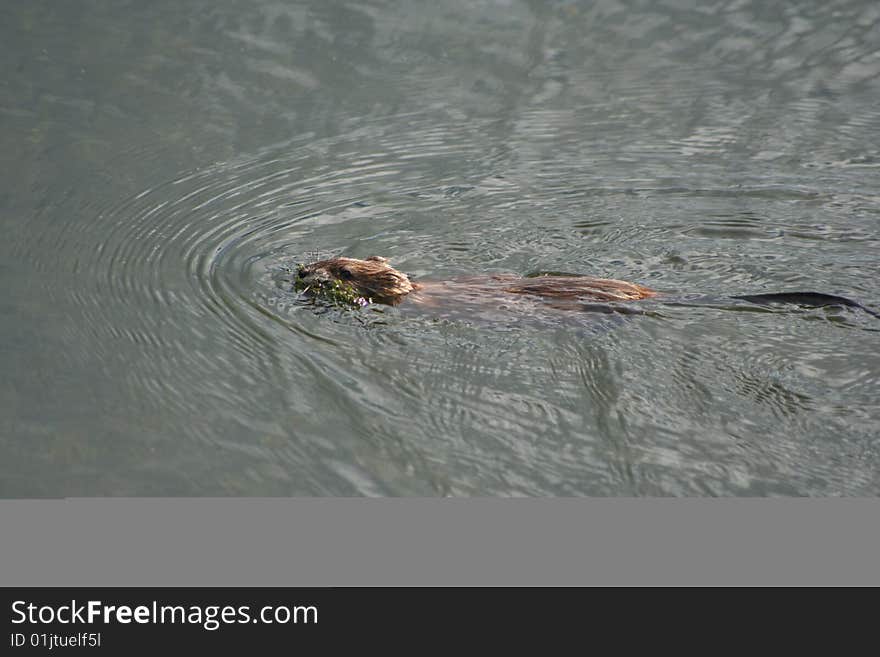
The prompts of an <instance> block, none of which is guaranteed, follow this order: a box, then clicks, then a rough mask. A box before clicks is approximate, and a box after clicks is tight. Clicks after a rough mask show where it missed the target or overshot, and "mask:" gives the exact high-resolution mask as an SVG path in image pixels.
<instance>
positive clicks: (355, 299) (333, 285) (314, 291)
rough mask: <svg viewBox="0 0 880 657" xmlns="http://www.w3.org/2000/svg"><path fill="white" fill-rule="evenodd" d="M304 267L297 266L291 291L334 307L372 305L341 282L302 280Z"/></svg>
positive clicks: (368, 300)
mask: <svg viewBox="0 0 880 657" xmlns="http://www.w3.org/2000/svg"><path fill="white" fill-rule="evenodd" d="M303 269H304V266H303V265H298V266H297V268H296V273H297V275H296V277H295V278H294V280H293V289H294V290H296V291H297V292H300V293H303V294H306V293H308V294H310V295H311V296H313V297H315V298H316V299H320V300H321V301H325V302H328V303H332V304H333V305H335V306H344V307H349V308H363V307H364V306H368V305H370V304H371V303H372V299H367V298H365V297H363V296H361V295H360V294H358V292H357V290H355V289H354V286H352V285H350V284H348V283H343V282H341V281H309V282H306V281H304V280H302V277H301V276H300V274H301V272H302V271H303Z"/></svg>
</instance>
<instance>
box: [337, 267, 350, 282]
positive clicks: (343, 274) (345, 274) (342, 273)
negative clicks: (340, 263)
mask: <svg viewBox="0 0 880 657" xmlns="http://www.w3.org/2000/svg"><path fill="white" fill-rule="evenodd" d="M353 276H354V275H353V274H352V273H351V270H348V269H340V270H339V278H341V279H343V280H345V281H350V280H351V279H352V278H353Z"/></svg>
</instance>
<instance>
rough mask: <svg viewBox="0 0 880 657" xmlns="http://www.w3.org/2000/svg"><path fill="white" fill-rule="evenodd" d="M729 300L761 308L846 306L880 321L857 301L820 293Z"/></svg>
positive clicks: (873, 311)
mask: <svg viewBox="0 0 880 657" xmlns="http://www.w3.org/2000/svg"><path fill="white" fill-rule="evenodd" d="M731 298H733V299H742V300H743V301H748V302H749V303H756V304H758V305H761V306H765V305H767V304H771V303H793V304H799V305H802V306H813V307H815V308H821V307H822V306H847V307H849V308H858V309H859V310H863V311H865V312H866V313H868V314H869V315H871V316H872V317H876V318H877V319H880V313H878V312H877V311H876V310H871V309H870V308H866V307H865V306H863V305H862V304H860V303H858V302H857V301H853V300H852V299H847V298H846V297H839V296H837V295H834V294H823V293H821V292H776V293H771V294H747V295H743V296H737V297H731Z"/></svg>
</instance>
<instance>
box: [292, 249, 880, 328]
mask: <svg viewBox="0 0 880 657" xmlns="http://www.w3.org/2000/svg"><path fill="white" fill-rule="evenodd" d="M294 289H296V290H298V291H300V292H303V293H306V294H308V295H311V296H315V297H322V298H324V299H327V300H330V301H332V302H334V303H337V304H340V305H352V306H366V305H368V304H371V303H379V304H385V305H389V306H396V305H399V304H400V303H402V302H403V301H404V300H405V299H406V300H409V301H412V302H413V303H416V304H420V305H426V306H436V305H439V304H441V303H444V302H446V303H450V304H459V303H466V302H468V301H472V302H479V300H480V299H485V296H486V295H487V294H489V295H491V296H493V297H502V298H504V297H506V298H509V299H511V300H512V299H514V298H517V297H525V298H530V299H533V300H541V301H543V302H544V303H545V304H547V305H549V306H550V307H552V308H556V309H560V310H574V309H578V308H585V305H584V303H585V302H587V303H588V304H589V303H590V302H600V303H602V304H608V303H613V304H616V303H617V302H623V303H628V302H634V301H640V300H644V299H650V298H653V297H663V298H667V296H666V295H663V294H661V293H660V292H658V291H657V290H653V289H651V288H649V287H645V286H644V285H639V284H637V283H629V282H627V281H620V280H615V279H610V278H594V277H591V276H580V275H571V274H539V275H536V276H528V277H522V276H515V275H511V274H489V275H485V276H473V277H467V278H458V279H455V280H452V281H437V282H415V281H412V280H410V278H409V276H407V275H406V274H404V273H403V272H400V271H398V270H397V269H395V268H394V267H392V266H391V265H389V264H388V259H387V258H383V257H381V256H370V257H369V258H367V259H365V260H358V259H356V258H344V257H335V258H328V259H326V260H319V261H318V262H312V263H309V264H305V265H299V266H298V267H297V270H296V279H295V280H294ZM728 298H729V299H738V300H741V301H746V302H748V303H753V304H757V305H767V304H773V303H785V304H798V305H805V306H813V307H822V306H847V307H850V308H859V309H861V310H864V311H865V312H867V313H869V314H870V315H873V316H874V317H877V318H880V314H878V313H877V312H875V311H873V310H870V309H868V308H865V307H864V306H863V305H861V304H860V303H858V302H856V301H853V300H851V299H847V298H846V297H841V296H836V295H832V294H823V293H820V292H778V293H765V294H748V295H741V296H732V297H728ZM668 299H669V301H671V302H672V303H677V302H676V300H675V298H674V297H668ZM694 301H695V300H694V299H688V300H687V303H694ZM589 308H590V309H597V308H596V306H595V305H591V306H589ZM600 309H602V310H605V311H606V312H608V311H619V312H629V311H627V310H626V309H625V308H624V307H620V306H616V305H615V306H613V307H609V306H607V305H605V306H603V307H602V308H600Z"/></svg>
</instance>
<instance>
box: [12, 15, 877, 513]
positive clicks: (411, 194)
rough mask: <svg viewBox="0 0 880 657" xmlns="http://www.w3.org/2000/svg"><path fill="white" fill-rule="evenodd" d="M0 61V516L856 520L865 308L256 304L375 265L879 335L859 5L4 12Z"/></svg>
mask: <svg viewBox="0 0 880 657" xmlns="http://www.w3.org/2000/svg"><path fill="white" fill-rule="evenodd" d="M0 55H2V56H0V71H2V77H0V162H2V171H3V180H2V182H0V209H2V213H0V229H2V239H0V281H2V295H0V371H2V373H3V375H2V379H0V496H3V497H24V496H29V497H33V496H36V497H44V496H49V497H55V496H109V495H125V496H205V495H212V496H213V495H221V496H224V495H235V496H276V495H278V496H289V495H305V496H313V495H334V496H349V495H380V496H384V495H419V496H438V495H455V496H472V495H486V496H513V495H516V496H519V495H529V496H531V495H550V496H584V495H593V496H598V495H614V496H642V495H644V496H716V495H725V496H728V495H738V496H767V495H798V496H800V495H810V496H831V495H867V496H874V495H877V494H878V493H880V321H878V320H877V319H875V318H872V317H871V316H869V315H867V314H866V313H863V312H860V311H858V310H853V309H848V308H825V309H809V308H800V307H776V308H773V309H760V308H753V309H750V311H746V310H744V309H743V308H740V307H738V306H737V307H726V306H725V305H724V304H720V305H719V304H713V305H708V306H702V305H701V306H696V307H687V306H671V305H663V304H656V305H653V306H652V313H651V314H649V315H645V316H632V317H630V316H625V317H619V318H617V319H616V321H615V319H614V317H613V316H602V317H598V316H597V317H591V316H589V314H588V313H584V314H583V316H572V317H565V318H564V319H559V320H558V321H550V320H548V319H547V318H540V317H535V318H534V319H535V321H533V322H531V321H520V320H521V319H522V318H514V317H513V316H510V317H508V316H506V315H505V314H504V312H503V309H501V310H499V311H498V312H495V313H494V314H493V313H489V315H490V316H489V317H488V319H487V318H474V319H473V321H469V320H468V318H467V317H465V318H460V319H455V320H449V319H437V318H432V317H430V316H427V315H425V316H420V315H413V314H412V313H407V312H405V306H402V307H401V308H400V309H386V310H385V311H384V312H380V311H378V310H377V309H375V308H367V309H364V310H362V311H343V310H332V309H331V310H326V311H319V309H317V308H315V307H314V306H310V305H309V304H307V303H304V302H303V300H302V299H300V298H299V297H298V296H297V295H296V294H295V293H293V292H292V291H291V290H290V289H289V286H288V285H286V284H285V268H286V267H288V266H290V265H292V264H293V263H296V262H302V261H303V260H308V259H310V258H311V257H312V255H311V254H313V253H315V252H318V253H320V254H322V255H327V254H344V255H347V256H353V257H366V256H369V255H373V254H377V255H383V256H386V257H388V258H390V259H391V261H392V263H393V264H394V265H395V266H396V267H398V268H399V269H401V270H403V271H406V272H408V273H410V274H412V275H413V276H415V277H417V278H435V279H438V280H442V279H444V278H446V277H452V276H458V275H461V274H475V273H476V274H478V273H494V272H512V273H518V274H526V273H528V272H531V271H535V270H559V271H568V272H580V273H585V274H592V275H600V276H609V277H614V278H621V279H624V280H631V281H635V282H639V283H643V284H646V285H650V286H652V287H655V288H657V289H660V290H662V291H666V292H670V293H672V294H674V295H675V294H702V293H705V294H713V295H722V296H723V295H727V294H747V293H757V292H771V291H784V290H812V291H818V292H825V293H831V294H842V295H845V296H847V297H850V298H854V299H858V300H859V301H860V302H862V303H864V304H865V305H866V306H869V307H874V308H880V289H878V285H877V283H878V247H880V226H878V223H880V191H878V183H880V3H877V2H876V1H875V0H864V1H853V2H828V1H826V0H823V1H821V2H820V1H818V0H817V1H808V0H803V1H800V2H795V3H769V2H764V1H753V2H749V1H745V0H735V1H730V2H726V1H719V2H696V1H693V2H684V1H679V0H669V1H666V2H648V1H635V0H619V1H618V0H600V1H599V2H537V1H532V2H517V1H514V0H482V1H469V2H464V1H460V2H456V1H450V0H444V1H442V2H400V3H396V2H378V1H372V0H365V1H363V2H328V1H326V0H315V1H313V2H294V3H286V2H264V1H255V0H248V1H244V0H242V1H241V2H232V1H226V2H215V1H214V0H210V1H207V0H205V1H193V2H168V1H164V0H163V1H156V2H85V1H83V2H76V3H73V2H56V1H49V0H43V1H28V2H25V1H21V2H19V1H13V2H4V3H3V4H2V5H0ZM478 319H479V321H477V320H478ZM526 319H527V320H528V318H526Z"/></svg>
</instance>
